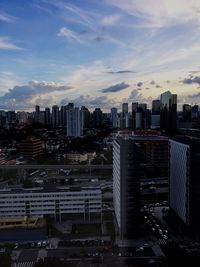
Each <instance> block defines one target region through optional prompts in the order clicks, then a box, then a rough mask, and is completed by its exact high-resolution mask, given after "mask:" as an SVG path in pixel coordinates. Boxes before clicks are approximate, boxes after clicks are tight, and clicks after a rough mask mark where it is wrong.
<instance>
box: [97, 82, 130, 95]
mask: <svg viewBox="0 0 200 267" xmlns="http://www.w3.org/2000/svg"><path fill="white" fill-rule="evenodd" d="M128 87H129V84H128V83H125V82H122V83H118V84H115V85H112V86H110V87H108V88H105V89H102V90H101V92H102V93H115V92H119V91H122V90H124V89H126V88H128Z"/></svg>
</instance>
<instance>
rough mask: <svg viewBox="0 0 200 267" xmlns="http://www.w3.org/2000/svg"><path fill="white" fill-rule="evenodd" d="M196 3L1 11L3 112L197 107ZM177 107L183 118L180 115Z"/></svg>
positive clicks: (56, 5) (4, 5)
mask: <svg viewBox="0 0 200 267" xmlns="http://www.w3.org/2000/svg"><path fill="white" fill-rule="evenodd" d="M199 8H200V3H199V1H197V0H192V1H190V2H188V1H186V0H175V1H172V0H170V1H167V3H166V1H164V0H162V1H161V4H160V6H158V5H156V4H155V1H154V0H151V1H148V2H147V1H145V0H143V1H141V0H140V1H139V0H126V1H119V0H111V1H108V0H104V1H102V2H101V3H99V1H91V0H87V1H84V4H83V1H80V0H78V1H64V0H61V1H51V0H42V1H39V0H31V1H28V2H27V1H24V0H17V1H15V3H14V2H12V1H6V0H2V1H1V3H0V25H1V29H0V57H1V62H0V109H15V110H20V109H21V110H28V109H34V106H35V105H40V106H41V107H42V108H44V107H45V106H52V105H54V104H57V105H59V106H61V105H65V104H67V103H68V102H74V103H75V105H77V106H82V105H84V106H87V107H88V108H90V109H93V108H95V107H100V108H102V109H103V110H105V109H106V108H107V107H108V106H109V108H111V107H118V108H119V106H120V107H121V103H122V102H128V103H131V102H140V103H142V102H144V103H147V104H148V105H149V106H150V105H151V101H152V100H154V99H157V98H158V97H159V95H160V94H161V93H163V92H165V91H167V90H170V91H171V92H172V93H174V94H178V104H179V105H180V106H182V104H184V103H190V104H192V105H194V104H196V103H197V104H198V103H199V102H200V92H199V85H200V66H199V63H198V58H199V50H200V48H199V47H200V46H199V44H200V34H199V33H198V29H199V25H200V16H199ZM180 106H179V110H180Z"/></svg>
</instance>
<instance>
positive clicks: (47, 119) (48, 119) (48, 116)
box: [45, 108, 51, 125]
mask: <svg viewBox="0 0 200 267" xmlns="http://www.w3.org/2000/svg"><path fill="white" fill-rule="evenodd" d="M45 124H46V125H50V124H51V112H50V108H45Z"/></svg>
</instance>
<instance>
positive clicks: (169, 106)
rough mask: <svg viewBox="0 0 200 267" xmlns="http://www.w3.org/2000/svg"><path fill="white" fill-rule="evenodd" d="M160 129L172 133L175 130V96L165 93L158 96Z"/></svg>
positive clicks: (168, 92)
mask: <svg viewBox="0 0 200 267" xmlns="http://www.w3.org/2000/svg"><path fill="white" fill-rule="evenodd" d="M160 108H161V111H160V128H161V130H163V131H165V132H168V133H174V132H175V130H176V128H177V95H175V94H171V92H170V91H167V92H165V93H163V94H161V95H160Z"/></svg>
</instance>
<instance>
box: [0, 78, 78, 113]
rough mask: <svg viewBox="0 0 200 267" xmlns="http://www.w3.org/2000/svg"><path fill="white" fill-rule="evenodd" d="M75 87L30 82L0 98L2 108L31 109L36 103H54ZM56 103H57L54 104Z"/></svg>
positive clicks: (15, 87) (45, 82)
mask: <svg viewBox="0 0 200 267" xmlns="http://www.w3.org/2000/svg"><path fill="white" fill-rule="evenodd" d="M72 88H73V87H71V86H68V85H65V84H62V83H56V82H47V81H43V82H38V81H30V82H29V83H28V84H26V85H19V86H14V87H13V88H12V89H9V90H8V91H7V92H6V93H5V94H4V95H3V96H1V97H0V106H3V105H4V106H6V107H9V108H30V107H34V105H35V104H36V103H40V105H42V103H44V104H45V103H51V104H52V103H53V101H56V100H57V98H58V97H59V94H60V93H64V92H66V91H68V90H70V89H72ZM54 103H55V102H54Z"/></svg>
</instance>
